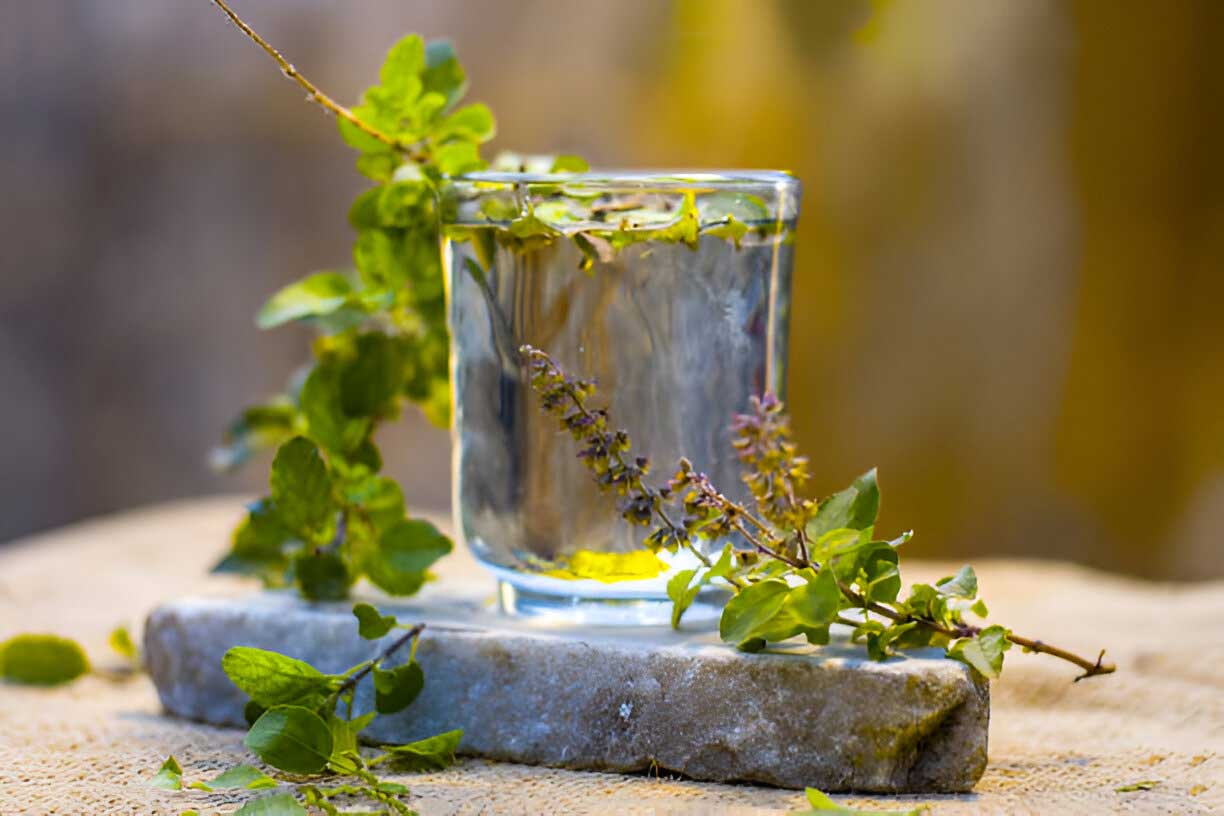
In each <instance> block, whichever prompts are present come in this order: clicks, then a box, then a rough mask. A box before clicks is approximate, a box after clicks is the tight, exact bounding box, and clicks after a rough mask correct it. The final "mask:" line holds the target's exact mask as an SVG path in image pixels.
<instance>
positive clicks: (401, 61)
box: [378, 34, 425, 99]
mask: <svg viewBox="0 0 1224 816" xmlns="http://www.w3.org/2000/svg"><path fill="white" fill-rule="evenodd" d="M424 69H425V41H424V40H422V39H421V38H420V36H419V35H417V34H409V35H407V36H405V37H403V38H401V39H400V40H399V42H397V43H396V44H395V45H393V46H391V48H390V50H388V51H387V56H386V57H385V58H384V59H383V64H382V68H381V69H379V72H378V80H379V82H380V83H381V84H382V87H383V88H385V89H386V90H388V91H390V92H391V93H394V94H398V95H402V96H408V97H410V98H412V99H415V98H416V97H417V96H419V95H420V93H421V84H422V83H421V78H420V74H421V72H422V71H423V70H424Z"/></svg>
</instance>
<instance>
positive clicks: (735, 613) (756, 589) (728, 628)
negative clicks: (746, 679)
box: [718, 578, 790, 643]
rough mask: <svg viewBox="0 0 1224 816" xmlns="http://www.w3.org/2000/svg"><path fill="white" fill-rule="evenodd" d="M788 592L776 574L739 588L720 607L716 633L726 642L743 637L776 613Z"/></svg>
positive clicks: (733, 641)
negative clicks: (732, 596) (720, 616)
mask: <svg viewBox="0 0 1224 816" xmlns="http://www.w3.org/2000/svg"><path fill="white" fill-rule="evenodd" d="M789 592H790V587H788V586H787V585H786V582H785V581H781V580H778V579H776V578H770V579H768V580H765V581H759V582H757V583H755V584H751V585H750V586H748V587H745V588H744V589H742V590H740V591H739V593H737V594H736V596H735V597H734V598H732V599H731V600H730V601H728V602H727V605H726V607H724V608H723V612H722V618H721V619H720V620H719V622H718V634H719V637H721V638H722V639H723V640H724V641H727V642H729V643H740V642H742V641H745V640H747V639H748V638H749V637H751V636H752V635H753V634H754V632H755V630H756V629H757V628H758V627H761V626H764V625H765V624H766V623H768V622H769V620H770V618H772V617H773V616H774V615H776V614H777V613H778V610H780V609H781V608H782V604H783V603H785V602H786V596H787V594H788V593H789Z"/></svg>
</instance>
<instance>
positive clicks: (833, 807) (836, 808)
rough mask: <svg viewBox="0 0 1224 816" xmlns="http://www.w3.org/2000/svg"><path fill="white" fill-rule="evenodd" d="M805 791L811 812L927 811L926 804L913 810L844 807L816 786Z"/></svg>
mask: <svg viewBox="0 0 1224 816" xmlns="http://www.w3.org/2000/svg"><path fill="white" fill-rule="evenodd" d="M804 793H805V794H806V795H807V800H808V804H809V805H811V806H812V809H811V810H809V811H806V813H809V814H810V813H820V814H825V815H826V816H919V814H922V813H925V812H927V807H926V806H925V805H923V806H921V807H917V808H914V809H913V810H859V809H857V808H851V807H843V806H842V805H839V804H837V802H834V801H833V800H832V799H830V798H829V797H828V796H826V795H825V794H823V793H821V792H820V791H818V790H816V789H815V788H808V789H807V790H805V791H804Z"/></svg>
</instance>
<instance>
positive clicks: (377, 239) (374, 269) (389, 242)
mask: <svg viewBox="0 0 1224 816" xmlns="http://www.w3.org/2000/svg"><path fill="white" fill-rule="evenodd" d="M380 209H381V208H380ZM353 264H354V265H355V266H356V267H357V271H358V272H360V273H361V279H362V280H363V281H364V282H365V284H366V285H367V286H369V287H371V288H373V289H390V290H395V289H397V288H398V287H401V286H403V285H404V284H405V283H407V272H408V270H407V269H406V268H405V265H404V263H403V258H402V257H401V255H400V246H399V245H398V244H397V242H396V241H395V240H394V239H393V238H392V236H391V234H390V233H389V232H388V231H387V230H383V229H367V230H362V231H361V232H360V233H358V235H357V241H356V242H355V243H354V244H353Z"/></svg>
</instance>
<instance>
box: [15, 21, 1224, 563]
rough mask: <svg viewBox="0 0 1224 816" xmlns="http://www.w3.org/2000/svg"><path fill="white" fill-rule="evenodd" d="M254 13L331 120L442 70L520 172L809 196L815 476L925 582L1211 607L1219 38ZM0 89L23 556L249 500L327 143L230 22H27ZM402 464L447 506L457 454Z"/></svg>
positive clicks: (1222, 255) (805, 239)
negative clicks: (219, 469)
mask: <svg viewBox="0 0 1224 816" xmlns="http://www.w3.org/2000/svg"><path fill="white" fill-rule="evenodd" d="M235 5H236V7H237V8H238V10H239V12H240V13H242V14H244V16H246V17H247V19H248V20H249V21H250V22H251V23H252V24H253V25H254V26H255V27H256V28H257V29H258V30H260V31H261V32H262V33H264V34H265V36H267V37H268V38H269V39H270V40H271V41H272V42H274V43H275V44H277V45H278V46H279V47H280V48H281V49H282V50H283V51H284V52H285V53H286V55H287V56H288V57H289V59H290V60H291V61H292V62H294V63H295V64H296V66H297V67H298V68H299V69H300V70H301V71H302V72H303V73H305V74H306V75H307V76H308V77H310V78H312V79H313V80H314V81H315V82H316V83H317V84H319V85H320V86H322V87H323V88H324V89H326V90H328V91H329V92H331V93H332V94H333V95H334V96H336V97H337V98H339V99H341V100H355V99H356V98H357V96H358V95H359V93H360V91H361V89H362V88H363V87H364V86H365V85H366V84H368V83H369V82H370V81H372V80H373V78H374V77H375V76H376V73H377V67H378V65H379V63H380V61H381V57H382V54H383V52H384V51H385V49H386V48H387V47H388V46H389V45H390V44H391V43H392V42H393V41H394V40H395V39H396V38H397V37H398V36H399V35H400V34H403V33H407V32H410V31H419V32H421V33H423V34H425V35H426V36H430V37H436V36H448V37H450V38H452V39H453V40H454V41H455V43H456V45H457V48H458V50H459V54H460V57H461V58H462V59H463V61H464V63H465V65H466V67H467V69H468V73H469V76H470V78H471V80H472V85H471V91H470V94H469V98H471V99H474V100H480V101H485V102H487V103H489V104H490V105H491V106H492V108H493V109H494V111H495V113H496V114H497V116H498V119H499V126H500V130H499V136H498V138H497V140H496V142H495V143H494V144H493V145H492V148H493V150H494V151H495V150H497V149H516V150H522V151H535V152H546V151H558V152H576V153H581V154H583V155H585V156H586V157H587V158H588V159H590V160H591V162H592V164H595V165H597V166H604V167H702V168H707V167H760V168H785V169H790V170H792V171H793V172H795V173H796V174H797V175H798V176H800V178H801V179H802V180H803V182H804V185H805V194H804V200H803V214H802V218H801V221H800V231H799V240H798V252H797V265H798V267H797V273H796V278H795V317H794V326H793V334H792V337H791V349H792V371H791V379H790V403H791V408H792V411H793V414H794V417H795V424H796V426H797V429H798V433H799V436H800V441H801V443H802V444H803V447H804V448H805V449H806V451H807V452H808V453H809V455H810V456H811V458H812V460H813V464H814V467H813V470H814V472H815V489H816V491H817V492H820V493H824V492H828V491H831V490H833V489H836V488H839V487H841V486H843V485H844V484H845V483H847V482H848V481H849V479H850V478H852V477H853V476H854V475H855V474H857V473H858V472H860V471H862V470H864V469H866V468H867V467H870V466H871V465H878V466H879V467H880V469H881V474H882V475H881V481H882V485H883V487H884V498H885V501H884V508H883V513H882V520H881V524H882V526H883V528H884V529H885V530H886V531H889V532H896V531H899V530H901V529H905V528H910V527H912V528H914V529H915V530H916V531H917V535H916V537H915V538H914V540H913V541H912V542H911V544H909V545H907V547H910V548H912V554H917V555H927V556H947V557H965V558H970V557H977V556H983V555H998V554H1011V555H1023V556H1039V557H1058V558H1066V559H1073V560H1076V561H1081V562H1084V563H1089V564H1093V565H1097V566H1103V567H1107V568H1111V569H1115V570H1120V571H1125V572H1130V573H1140V574H1147V575H1151V576H1153V577H1159V578H1205V577H1210V576H1220V575H1224V544H1222V543H1221V532H1220V531H1221V530H1224V315H1222V312H1224V158H1221V151H1220V146H1221V144H1224V47H1222V44H1224V3H1219V2H1214V0H1200V1H1199V2H1194V0H1174V1H1172V2H1165V3H1150V2H1130V1H1129V0H1128V1H1127V2H1113V1H1112V0H1094V1H1089V0H1084V1H1083V2H1074V3H1066V2H1044V1H1043V0H990V2H983V1H982V0H893V2H875V3H867V2H854V1H852V0H775V1H774V2H770V0H751V1H749V0H740V1H739V2H733V1H732V0H725V1H722V2H716V1H715V0H704V2H697V1H696V0H691V1H689V0H682V1H680V2H668V1H667V0H614V1H613V0H602V1H596V0H564V1H563V0H551V2H550V1H548V0H503V1H502V2H492V1H491V0H417V1H416V2H403V0H363V2H361V3H341V2H322V0H310V1H309V2H308V1H307V0H259V2H255V0H235ZM0 78H2V79H0V121H2V122H3V123H4V127H3V129H2V131H0V134H2V135H0V190H2V191H3V196H0V247H2V248H3V251H2V254H0V434H2V436H0V440H2V441H3V445H2V446H0V540H7V539H10V538H12V537H15V536H19V535H22V534H24V533H27V532H30V531H34V530H37V529H41V528H45V527H49V526H53V525H57V524H62V523H66V522H69V521H72V520H74V519H77V518H81V517H84V516H88V515H92V514H96V513H100V512H105V511H110V510H115V509H119V508H125V507H129V506H133V505H138V504H144V503H149V502H153V501H159V500H164V499H168V498H173V497H179V496H189V495H196V494H200V493H205V492H216V491H222V490H256V489H259V486H260V483H261V481H262V479H263V477H264V473H265V471H264V469H263V468H264V464H263V463H260V464H257V465H255V466H253V467H252V468H250V469H249V470H248V471H247V472H245V473H244V474H243V475H241V476H240V477H237V478H235V477H221V476H217V475H215V474H212V473H210V472H209V471H208V470H207V468H206V466H205V461H206V454H207V451H208V448H209V447H210V445H211V444H213V442H214V441H215V440H216V439H217V437H218V435H219V432H220V430H221V428H222V427H223V425H224V424H225V423H226V422H227V421H228V419H229V418H230V416H231V415H232V414H233V413H234V412H235V411H236V410H237V409H239V408H240V407H242V406H243V405H244V404H245V403H246V402H247V401H249V400H252V399H255V398H259V397H262V396H264V395H267V394H269V393H272V392H274V391H277V390H279V389H280V387H281V386H282V385H283V382H284V379H285V377H286V376H287V375H288V373H289V372H290V370H291V369H292V368H293V366H294V365H296V364H297V363H298V362H299V361H300V360H301V359H303V358H304V355H305V344H306V342H307V339H308V334H307V333H305V332H304V331H301V330H296V329H288V330H280V331H278V332H274V333H269V334H261V333H259V332H258V331H257V330H256V329H255V328H254V325H253V322H252V315H253V314H254V312H255V310H256V308H257V307H258V306H259V304H260V303H261V302H262V300H263V298H264V297H265V296H266V295H267V294H269V293H270V292H272V291H274V290H275V289H276V288H278V287H279V286H281V285H283V284H284V283H287V282H288V281H290V280H292V279H294V278H296V277H299V276H300V275H302V274H303V273H305V272H308V271H311V270H314V269H319V268H327V267H334V266H340V265H344V264H345V263H346V262H347V258H348V251H349V241H350V240H351V234H350V232H349V229H348V227H347V225H346V222H345V213H346V212H347V208H348V204H349V201H350V199H351V198H352V197H353V196H354V195H355V194H356V193H357V192H358V191H360V190H361V189H362V188H363V186H364V185H363V180H362V178H361V177H360V176H359V175H358V174H357V173H356V172H355V171H354V170H353V169H352V159H353V157H352V155H351V154H350V152H349V151H348V150H347V148H345V147H344V146H343V144H342V143H341V142H340V140H339V138H338V137H337V136H336V134H335V128H334V125H333V123H332V122H331V121H329V119H328V118H326V117H325V116H324V115H322V114H321V113H320V112H319V110H317V109H316V108H314V107H312V106H309V105H307V104H306V103H304V102H303V99H302V94H301V93H300V92H299V91H298V90H297V89H296V87H295V86H292V85H290V84H289V83H287V82H285V81H284V80H283V79H282V78H281V77H280V76H279V74H278V73H277V71H276V69H275V67H274V66H273V65H272V64H271V63H270V62H269V61H268V60H267V58H266V57H265V56H264V55H263V54H262V53H260V52H259V51H258V50H257V49H256V48H255V47H254V46H253V45H252V44H251V43H249V42H247V41H246V40H244V39H243V38H242V37H241V36H240V35H239V34H238V33H237V32H236V31H235V30H233V29H232V28H231V27H229V25H228V24H227V23H226V22H225V20H224V19H223V17H222V16H221V15H220V13H219V12H218V11H217V10H216V9H214V8H212V7H211V6H210V4H209V3H208V2H206V0H175V2H157V3H153V2H148V0H107V2H105V3H99V2H90V0H80V1H79V2H67V0H45V2H39V3H22V4H17V3H11V4H9V5H8V7H7V8H6V10H5V12H4V15H3V22H2V23H0ZM383 438H384V444H385V445H386V446H387V447H388V448H389V449H390V450H389V453H390V455H389V456H388V459H389V463H390V464H389V467H390V469H391V470H392V472H393V473H394V474H395V475H397V476H399V477H401V478H402V479H404V480H405V482H406V490H407V493H408V496H409V500H410V502H413V501H414V502H415V504H417V505H418V506H426V507H434V508H437V507H442V506H445V504H446V502H447V501H448V491H447V488H446V484H445V475H446V473H447V470H448V468H449V459H448V454H447V444H448V442H447V438H446V435H445V434H444V433H441V432H438V431H434V430H432V429H429V428H427V427H426V426H425V425H424V423H423V422H421V421H420V420H419V419H417V418H415V417H411V418H409V419H407V420H406V421H405V422H403V423H401V425H399V426H397V427H395V428H392V429H389V432H388V433H386V434H384V437H383ZM167 546H173V542H167ZM222 546H223V543H222V542H218V550H220V549H221V548H222Z"/></svg>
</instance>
